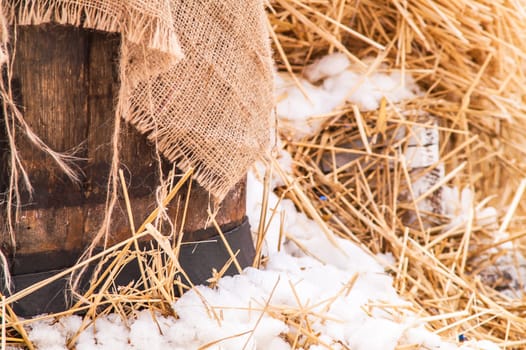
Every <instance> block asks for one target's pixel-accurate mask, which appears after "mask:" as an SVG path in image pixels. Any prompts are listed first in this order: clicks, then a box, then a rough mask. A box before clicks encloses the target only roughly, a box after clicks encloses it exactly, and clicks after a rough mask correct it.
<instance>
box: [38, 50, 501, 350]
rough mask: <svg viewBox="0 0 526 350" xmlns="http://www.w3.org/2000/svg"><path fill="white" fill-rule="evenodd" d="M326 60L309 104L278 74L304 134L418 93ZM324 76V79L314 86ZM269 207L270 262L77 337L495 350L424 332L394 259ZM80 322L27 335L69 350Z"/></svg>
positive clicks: (254, 215)
mask: <svg viewBox="0 0 526 350" xmlns="http://www.w3.org/2000/svg"><path fill="white" fill-rule="evenodd" d="M325 62H330V63H323V62H322V63H319V64H318V65H317V66H314V67H312V68H310V69H309V70H308V71H307V77H309V78H310V79H311V82H308V81H306V80H305V81H302V84H304V87H305V88H306V91H307V92H308V94H309V99H310V101H309V100H307V99H305V97H304V96H303V95H302V93H301V91H300V90H299V89H298V88H297V87H294V86H290V85H288V86H285V85H283V84H284V80H283V79H278V84H281V85H279V86H278V92H279V93H280V94H281V95H282V98H281V101H280V102H279V104H278V114H280V117H281V118H287V119H288V121H293V124H294V125H296V126H295V127H296V128H297V129H299V130H300V131H301V132H303V133H309V132H312V131H313V127H312V125H311V126H307V125H308V124H306V120H307V119H308V118H309V117H311V116H315V115H319V114H324V113H329V112H331V111H332V110H333V109H334V108H337V107H338V106H339V105H341V104H342V103H343V102H344V101H345V100H346V99H347V100H350V101H351V102H353V103H357V104H358V105H359V106H360V108H362V109H374V108H377V106H378V103H379V101H380V99H381V97H382V96H388V97H389V98H391V99H393V100H396V99H403V98H408V97H411V96H413V94H415V93H416V92H415V90H414V87H413V86H412V85H410V86H409V88H405V87H404V86H402V85H401V82H402V81H405V82H406V83H408V84H412V83H411V80H410V79H409V78H404V79H402V76H401V75H400V74H396V73H393V74H389V75H387V74H383V73H375V74H372V75H369V77H368V78H365V76H361V75H360V74H358V73H356V72H353V71H352V70H350V65H349V62H348V61H346V59H345V57H342V56H341V55H334V56H332V57H329V58H327V59H325ZM320 80H323V82H322V84H321V85H313V84H312V82H313V81H316V82H318V83H319V81H320ZM357 81H361V82H362V83H363V84H367V85H366V87H365V88H364V89H360V90H359V91H360V93H358V92H357V91H358V90H356V89H355V84H356V82H357ZM315 127H316V126H314V128H315ZM280 157H281V158H280V159H278V162H279V163H280V164H281V166H282V168H283V171H284V172H285V173H287V172H290V170H289V169H288V168H289V166H290V159H289V156H288V155H287V154H286V153H283V152H282V153H281V155H280ZM261 168H262V167H261V166H259V167H256V170H254V171H253V172H251V173H249V175H248V196H247V215H248V216H249V219H250V222H251V224H252V227H253V229H254V230H256V229H257V227H258V223H259V221H260V215H261V211H262V209H261V207H262V203H261V201H262V198H263V191H264V190H265V186H264V185H263V184H262V182H261V179H262V178H263V177H262V174H261V173H258V170H257V169H259V170H260V172H261ZM273 173H274V174H276V173H277V172H276V171H274V172H273ZM271 183H272V184H273V185H278V184H280V183H281V179H280V178H278V177H275V178H274V179H273V180H272V181H271ZM267 210H268V212H267V215H266V217H267V220H268V221H267V223H266V225H267V227H268V229H267V236H266V237H267V238H266V241H265V253H266V254H267V255H268V260H267V262H266V265H265V267H264V268H262V269H260V270H258V269H254V268H247V269H245V270H244V271H243V273H242V274H241V275H238V276H235V277H224V278H222V279H221V280H220V281H219V282H218V284H217V288H215V289H211V288H208V287H205V286H199V287H196V290H192V291H189V292H187V293H186V294H184V296H182V297H181V298H180V299H179V300H178V301H177V302H176V303H175V304H174V305H173V308H174V310H175V312H176V314H177V315H178V318H173V317H164V316H162V315H159V314H153V313H152V312H150V311H148V310H145V311H141V312H139V313H137V314H136V315H135V317H133V318H130V319H128V320H125V321H124V320H122V319H120V318H119V316H117V315H109V316H107V317H101V318H99V319H97V321H96V322H95V323H94V324H93V325H92V326H90V327H89V328H88V329H86V330H85V331H84V332H83V333H82V334H81V335H80V337H79V338H78V340H77V343H76V349H78V350H84V349H112V350H114V349H115V350H116V349H149V350H154V349H224V350H226V349H232V350H238V349H272V350H285V349H291V345H290V343H295V342H296V348H297V349H300V348H305V349H306V348H309V349H311V350H318V349H353V350H390V349H393V350H394V349H396V348H397V347H398V346H402V345H415V347H414V348H419V347H418V345H419V346H420V348H422V349H464V350H467V349H488V350H489V349H498V347H497V346H496V345H494V344H492V343H490V342H487V341H479V342H476V341H466V342H463V343H459V342H458V341H457V339H442V338H440V337H439V336H438V335H436V334H434V333H433V332H430V331H428V330H426V327H425V326H426V325H425V319H421V318H419V316H418V314H416V313H415V310H416V309H415V308H414V307H413V306H412V305H411V304H410V303H408V302H407V301H405V300H403V299H402V298H400V297H399V296H398V295H397V293H396V291H395V289H394V288H393V287H392V282H393V281H392V279H391V277H390V276H389V275H388V274H387V273H385V272H384V266H383V264H384V265H385V264H388V263H389V261H388V260H389V259H388V258H385V257H384V262H383V263H381V257H373V256H370V255H369V254H368V253H366V252H365V251H363V250H362V249H361V248H360V247H358V246H357V245H355V244H353V243H352V242H350V241H348V240H343V239H339V238H335V244H334V243H331V242H330V241H329V240H328V239H327V237H326V232H324V230H323V228H322V227H320V226H319V225H318V224H317V223H316V222H315V221H313V220H311V219H309V218H308V217H307V216H306V215H305V214H303V213H300V212H298V211H297V210H296V208H295V206H294V205H293V203H292V202H291V201H289V200H287V199H284V200H281V201H280V199H279V198H278V197H277V196H276V195H275V194H274V193H272V192H271V193H270V194H269V205H268V208H267ZM274 211H275V212H276V213H275V214H274V215H273V212H274ZM280 213H283V215H282V214H280ZM270 218H272V220H270ZM282 219H283V222H282ZM280 230H282V235H280ZM280 237H282V239H281V240H280ZM286 237H289V239H287V238H286ZM80 325H81V319H80V318H79V317H77V316H70V317H65V318H61V319H59V320H49V321H38V322H36V323H33V324H31V326H30V327H29V328H28V332H29V337H30V339H31V340H32V341H33V342H34V344H35V345H36V346H37V348H38V349H46V350H56V349H57V350H58V349H65V348H66V342H67V339H68V338H69V337H71V336H72V335H73V334H74V333H75V332H76V331H77V329H78V328H79V327H80ZM309 345H310V346H309ZM408 348H409V347H408ZM411 348H412V347H411Z"/></svg>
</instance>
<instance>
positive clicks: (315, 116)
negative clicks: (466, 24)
mask: <svg viewBox="0 0 526 350" xmlns="http://www.w3.org/2000/svg"><path fill="white" fill-rule="evenodd" d="M304 75H305V78H306V79H299V82H300V84H301V87H302V88H301V89H300V87H298V86H297V84H296V83H295V82H294V80H293V79H291V78H290V77H289V76H288V75H287V74H285V73H279V74H278V75H277V77H276V95H277V101H278V103H277V106H276V111H277V115H278V117H279V118H280V121H281V122H282V123H284V124H285V125H286V126H287V125H289V126H291V127H292V128H293V129H294V133H293V134H292V137H294V138H301V137H304V136H306V135H309V134H313V133H314V132H316V130H318V128H319V127H320V125H321V123H322V122H323V118H321V117H322V116H326V115H328V114H330V113H332V112H333V111H334V110H335V109H336V108H337V107H340V106H342V105H343V104H344V103H345V102H346V101H348V102H351V103H354V104H356V105H358V106H359V108H360V110H362V111H370V110H375V109H377V108H378V105H379V103H380V100H381V99H382V98H386V99H387V100H388V101H390V102H392V103H396V102H399V101H402V100H405V99H410V98H413V97H415V96H417V95H419V94H420V91H419V89H418V86H417V85H416V84H415V82H414V80H413V78H412V77H411V76H410V75H407V74H405V75H403V74H402V72H401V71H397V70H391V71H390V72H389V73H382V72H372V73H369V74H367V73H361V72H359V71H358V70H357V69H355V67H353V65H352V64H351V62H349V60H348V58H347V57H346V56H345V55H344V54H341V53H335V54H332V55H328V56H325V57H323V58H322V59H320V60H319V61H317V62H315V63H313V64H312V65H310V66H308V67H306V69H305V72H304Z"/></svg>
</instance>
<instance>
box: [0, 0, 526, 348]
mask: <svg viewBox="0 0 526 350" xmlns="http://www.w3.org/2000/svg"><path fill="white" fill-rule="evenodd" d="M525 9H526V3H524V1H522V0H518V1H509V2H502V3H501V2H493V1H474V0H461V1H445V0H441V1H431V0H407V1H402V0H378V1H376V0H374V1H373V0H273V1H272V2H271V6H270V7H269V11H268V13H269V25H270V26H271V28H272V37H273V42H274V47H275V54H276V59H277V62H278V68H279V69H280V70H282V71H289V72H290V73H291V74H293V75H294V76H296V75H297V76H300V75H301V73H302V70H303V68H304V67H305V66H306V65H307V64H309V63H311V62H312V61H313V60H315V59H316V58H317V57H320V56H322V55H325V54H327V53H331V52H336V51H340V52H344V53H345V54H346V55H347V56H348V57H349V58H350V60H351V62H353V64H354V66H355V67H356V69H358V70H361V71H362V72H370V71H372V70H374V69H377V68H379V67H380V64H381V65H382V66H381V67H384V68H381V69H385V70H390V69H401V70H403V71H406V72H408V73H410V74H411V75H413V77H414V78H415V80H416V81H417V82H418V85H419V86H420V87H421V88H422V89H423V90H424V91H425V94H424V95H423V96H420V97H418V98H415V99H414V100H412V101H406V102H404V103H403V104H399V105H393V104H392V103H390V102H389V101H386V104H385V105H383V107H382V108H381V109H380V110H378V111H373V112H367V113H363V112H362V113H361V112H360V111H358V110H357V108H356V106H352V105H348V106H345V107H344V108H342V109H341V110H339V111H336V112H335V113H334V114H333V115H331V116H329V117H326V122H325V124H324V128H323V129H322V130H321V131H320V132H319V133H318V134H317V135H314V136H312V137H308V138H305V139H302V140H300V141H292V140H288V141H286V142H285V147H286V149H287V150H288V151H290V152H291V153H292V155H293V159H294V165H295V167H294V171H295V175H296V178H295V179H294V181H289V182H290V186H291V187H290V188H284V189H282V190H283V191H282V193H283V194H284V195H285V196H287V197H289V198H291V199H292V200H294V201H295V203H296V204H297V206H298V207H299V208H302V209H303V210H304V211H305V212H306V213H307V214H309V215H310V216H311V217H312V218H314V219H315V220H316V221H317V222H318V223H319V224H320V225H321V226H322V227H323V228H324V231H325V233H326V234H327V237H328V239H333V236H332V233H331V232H334V233H335V234H336V235H338V236H340V237H344V238H348V239H350V240H352V241H354V242H356V243H358V244H360V245H362V246H363V247H364V248H365V249H368V250H369V251H370V252H372V253H373V254H376V253H380V252H381V253H386V252H389V253H392V254H393V256H394V257H395V260H396V264H395V265H394V266H391V267H390V269H389V272H390V273H391V274H392V276H393V277H394V284H395V287H396V289H397V290H398V292H399V293H400V294H401V295H403V296H404V297H405V298H407V299H409V300H411V301H413V304H414V310H413V311H415V312H418V313H420V315H421V316H422V319H423V320H425V321H427V322H428V324H429V326H430V327H431V328H432V330H433V331H435V332H436V333H437V334H439V335H441V336H447V337H449V338H452V339H455V338H456V337H457V336H458V335H459V334H464V335H465V336H467V337H468V338H476V339H489V340H493V341H495V342H496V343H498V344H500V345H501V346H502V347H503V348H508V349H511V348H523V347H524V346H525V343H526V341H525V340H524V339H526V321H525V317H524V316H525V308H524V306H523V304H522V303H521V299H520V298H516V299H513V298H509V297H506V296H505V295H504V294H502V293H499V292H498V291H497V290H496V289H498V288H500V287H502V285H505V282H506V281H500V280H498V278H497V279H495V280H493V281H490V282H492V283H488V281H487V280H484V279H482V278H481V277H480V276H481V274H480V272H482V271H484V270H485V269H487V268H489V267H491V266H494V265H495V264H496V260H497V258H499V256H501V255H503V254H504V255H506V254H507V255H510V254H511V253H510V252H508V251H507V250H505V249H503V248H502V247H503V245H504V244H505V243H509V242H511V243H512V245H513V247H514V251H515V252H523V251H524V248H525V247H524V243H523V241H522V237H523V236H524V235H525V234H526V233H525V231H524V230H523V229H522V224H523V222H524V218H525V217H526V216H525V215H526V207H525V202H524V201H522V200H521V198H522V195H523V191H524V188H525V184H526V182H524V179H525V178H526V162H523V161H522V159H523V158H524V155H525V154H524V153H525V152H526V143H525V142H524V141H523V140H524V139H525V136H526V135H525V134H526V128H524V127H522V125H523V121H524V119H525V117H526V114H525V110H524V107H523V106H524V105H525V104H524V101H523V96H524V95H525V91H524V90H525V88H524V86H526V85H525V84H524V83H525V79H524V60H525V58H526V44H525V43H526V40H525V39H526V10H525ZM369 57H374V58H376V59H375V60H374V61H373V64H372V65H371V63H370V61H367V60H365V59H366V58H369ZM364 62H369V63H364ZM400 111H404V113H401V112H400ZM422 112H425V115H428V116H432V117H431V118H434V120H437V121H438V127H437V126H434V125H433V124H432V123H427V121H429V119H426V120H427V121H422ZM415 125H421V126H423V127H427V128H438V130H439V134H440V161H441V163H443V164H444V166H445V168H446V174H451V175H450V176H446V177H445V178H443V179H442V180H440V181H439V183H437V184H436V186H435V187H433V188H430V190H429V191H428V193H426V194H425V195H423V196H420V198H415V197H414V196H411V193H410V192H411V187H410V186H408V184H409V183H411V182H413V181H414V180H415V179H416V178H418V177H419V176H423V175H424V174H425V173H427V172H430V171H433V169H435V167H436V166H437V164H434V165H432V166H430V167H429V168H426V169H419V170H418V171H415V170H414V169H408V167H407V166H406V163H405V162H404V160H403V159H402V158H401V157H400V151H399V150H400V149H403V148H404V147H405V146H406V145H407V141H408V137H406V138H404V139H400V138H396V137H394V135H395V134H397V130H400V129H405V130H411V128H413V127H414V126H415ZM364 135H365V137H364ZM374 137H377V139H378V140H380V141H378V142H376V143H373V142H369V141H368V140H369V139H370V138H374ZM353 140H360V141H362V146H361V148H360V147H354V148H352V149H349V148H348V147H345V144H348V143H349V142H352V141H353ZM344 153H346V154H352V155H353V160H351V161H349V162H347V163H345V164H343V165H342V164H339V163H338V162H336V161H335V159H336V156H337V155H341V154H344ZM278 171H279V170H278ZM267 175H268V174H267ZM282 175H283V174H282ZM189 176H190V174H186V175H185V176H183V178H181V179H173V183H172V185H171V187H170V189H169V192H170V195H169V196H168V197H167V199H166V202H165V204H167V203H168V202H169V200H170V197H172V196H173V195H175V194H176V193H177V191H178V189H179V188H180V185H181V184H182V183H183V182H184V181H186V180H188V178H189ZM283 176H284V177H286V175H283ZM267 180H268V179H267ZM286 180H287V179H286ZM288 180H291V179H288ZM443 185H448V186H455V187H458V188H463V187H468V188H470V189H472V190H473V191H474V193H475V205H476V204H479V203H482V204H484V205H491V206H493V207H495V208H496V209H497V211H498V213H499V222H498V227H496V228H495V227H487V226H483V225H478V224H477V220H476V215H475V214H476V211H475V210H469V212H470V213H471V214H469V213H468V215H467V222H466V223H465V224H463V225H459V226H457V227H447V222H448V218H446V217H444V216H443V215H441V213H423V212H421V211H420V210H419V209H418V206H417V202H418V201H420V200H426V199H427V198H429V197H433V196H437V198H440V197H439V192H440V191H439V188H440V187H441V186H443ZM124 191H125V189H124ZM321 196H324V197H323V198H326V199H325V200H320V197H321ZM264 202H266V200H265V199H264ZM262 212H265V211H264V210H263V211H262ZM411 217H412V218H413V220H412V221H411V222H409V219H408V218H411ZM156 218H157V213H156V212H154V213H152V215H151V216H150V217H149V218H148V219H147V220H146V221H145V222H144V223H143V224H142V225H141V226H140V227H139V228H138V229H137V230H133V228H132V232H133V236H132V237H131V238H130V239H129V240H127V241H125V242H122V243H121V244H119V245H117V246H115V247H111V248H109V249H107V250H106V251H104V252H102V253H100V254H98V255H97V256H95V257H94V258H93V259H102V260H103V261H110V260H111V261H112V263H110V265H109V266H107V267H106V268H105V269H103V270H102V271H100V273H99V274H98V275H97V276H96V279H95V280H94V283H93V285H92V288H91V289H90V290H89V291H87V292H86V293H85V294H84V295H82V296H80V299H79V302H78V303H77V304H76V305H75V307H73V308H72V309H70V310H68V311H66V312H64V313H62V314H60V315H50V316H45V317H57V316H62V315H68V314H73V313H75V312H79V311H82V312H83V313H86V314H87V315H88V317H86V318H85V323H84V325H83V327H86V326H89V324H90V322H93V319H94V318H96V317H98V316H100V315H104V314H106V313H108V312H118V313H121V314H122V315H123V317H126V316H127V315H130V314H131V313H133V312H134V310H137V309H139V308H141V307H148V308H150V309H152V310H158V311H160V312H162V313H163V314H172V313H173V311H172V310H171V308H170V306H169V304H170V303H172V302H173V301H175V300H176V296H175V295H174V292H173V288H172V286H173V285H175V286H176V287H177V288H178V289H179V290H181V291H182V290H186V289H189V288H191V287H192V286H189V285H185V284H183V283H181V282H180V281H178V280H174V276H175V274H176V272H180V273H184V271H182V270H181V269H180V267H179V266H178V263H177V252H178V249H179V245H180V244H181V242H178V241H177V240H174V241H173V242H172V243H170V242H169V241H168V240H167V238H166V237H165V236H163V235H162V234H161V233H160V232H159V230H160V228H159V227H156V226H154V225H153V224H155V222H156V220H155V219H156ZM132 222H133V221H132ZM253 225H254V223H253ZM331 230H332V231H331ZM264 231H265V229H264V227H263V226H262V225H260V228H259V233H260V236H259V239H258V240H257V242H256V243H257V247H259V248H261V245H262V244H261V242H262V237H263V235H264ZM496 232H498V233H502V234H505V235H507V236H502V237H504V238H502V239H501V240H500V241H497V242H495V239H494V238H495V237H494V235H495V233H496ZM146 235H148V236H150V237H152V238H153V239H154V240H155V241H156V242H157V243H158V244H157V245H156V247H157V248H155V249H154V248H152V250H151V251H149V252H147V253H144V252H140V251H139V250H138V249H137V245H136V242H137V239H139V238H140V237H143V236H146ZM499 237H500V236H499ZM511 255H513V254H511ZM167 256H168V259H166V257H167ZM131 259H138V260H139V261H141V262H142V263H141V267H142V268H141V273H142V274H143V276H144V278H143V279H142V280H141V281H139V282H137V284H135V285H129V286H126V287H124V288H120V289H119V290H115V289H114V288H113V286H112V284H111V281H112V276H115V274H116V273H118V271H119V269H120V268H121V267H122V265H123V264H124V263H126V262H127V261H130V260H131ZM147 262H148V263H147ZM230 263H233V264H235V263H236V262H235V254H233V253H232V259H231V261H230ZM259 264H260V260H259V255H258V259H256V261H255V265H259ZM81 267H82V266H80V265H79V266H75V267H74V268H72V269H70V270H68V271H65V272H64V275H66V274H69V273H71V272H73V270H77V269H80V268H81ZM223 270H224V269H222V270H221V271H223ZM221 271H219V273H218V274H217V275H216V276H215V278H219V277H220V276H221ZM60 277H61V276H56V277H54V278H60ZM354 280H355V279H354ZM354 280H351V281H349V282H348V283H347V284H346V286H345V288H343V289H342V290H341V291H339V292H338V293H337V294H335V298H336V297H337V296H338V295H340V294H345V293H348V292H349V290H350V289H351V288H352V286H353V284H354ZM48 282H49V281H44V282H43V283H48ZM211 283H212V284H213V283H214V280H212V281H211ZM520 283H522V281H520ZM40 286H41V284H40V285H35V286H32V287H31V288H29V289H28V290H24V291H21V292H19V293H17V294H15V295H13V296H10V297H6V298H4V297H2V299H3V302H2V308H5V310H4V309H2V314H3V315H4V316H5V317H2V324H1V331H2V339H3V341H6V342H7V343H10V344H26V346H27V347H29V348H32V345H31V342H30V341H29V340H28V337H27V334H26V332H25V331H24V328H23V326H24V325H27V324H28V323H30V322H34V321H35V320H20V319H18V318H17V316H16V315H15V314H14V313H12V312H11V311H10V306H9V305H10V303H12V302H14V301H16V300H18V299H19V298H21V297H22V296H23V295H25V294H26V293H31V292H32V291H34V290H35V289H36V288H39V287H40ZM519 287H522V285H521V286H519ZM291 288H293V286H291ZM203 303H205V305H206V300H203ZM330 303H331V300H328V301H327V305H330ZM371 307H373V306H371ZM376 307H382V308H384V309H386V310H390V309H393V308H392V306H390V305H377V306H376ZM261 309H262V310H264V311H265V312H266V313H267V314H269V315H273V317H276V318H280V319H282V320H284V321H285V322H287V324H289V326H291V328H292V329H294V330H295V331H294V332H292V331H291V333H290V334H288V335H285V336H286V337H287V340H288V341H289V342H290V343H291V344H292V345H293V347H294V348H298V347H300V346H302V347H304V348H308V347H309V345H312V344H319V345H322V346H324V345H327V344H322V343H320V340H319V339H318V338H317V335H316V334H313V333H312V332H311V330H310V329H309V319H311V320H312V319H316V318H323V317H324V316H323V315H315V314H313V313H312V312H311V310H309V309H308V308H306V307H305V306H302V305H301V304H298V307H297V308H295V309H280V308H279V307H276V306H273V305H269V304H268V303H267V305H264V306H262V307H261ZM396 312H397V310H395V309H393V310H392V313H396ZM210 313H211V315H212V317H214V315H215V317H216V318H217V319H219V318H218V316H217V311H216V309H215V308H213V307H210ZM74 341H75V337H73V338H72V339H70V344H73V343H74ZM2 345H4V344H2ZM212 345H214V344H207V345H205V347H203V348H206V347H207V346H212ZM402 348H403V349H409V348H411V349H412V348H415V349H416V348H418V346H417V345H415V346H414V347H412V346H404V347H402V346H401V347H400V349H402Z"/></svg>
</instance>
